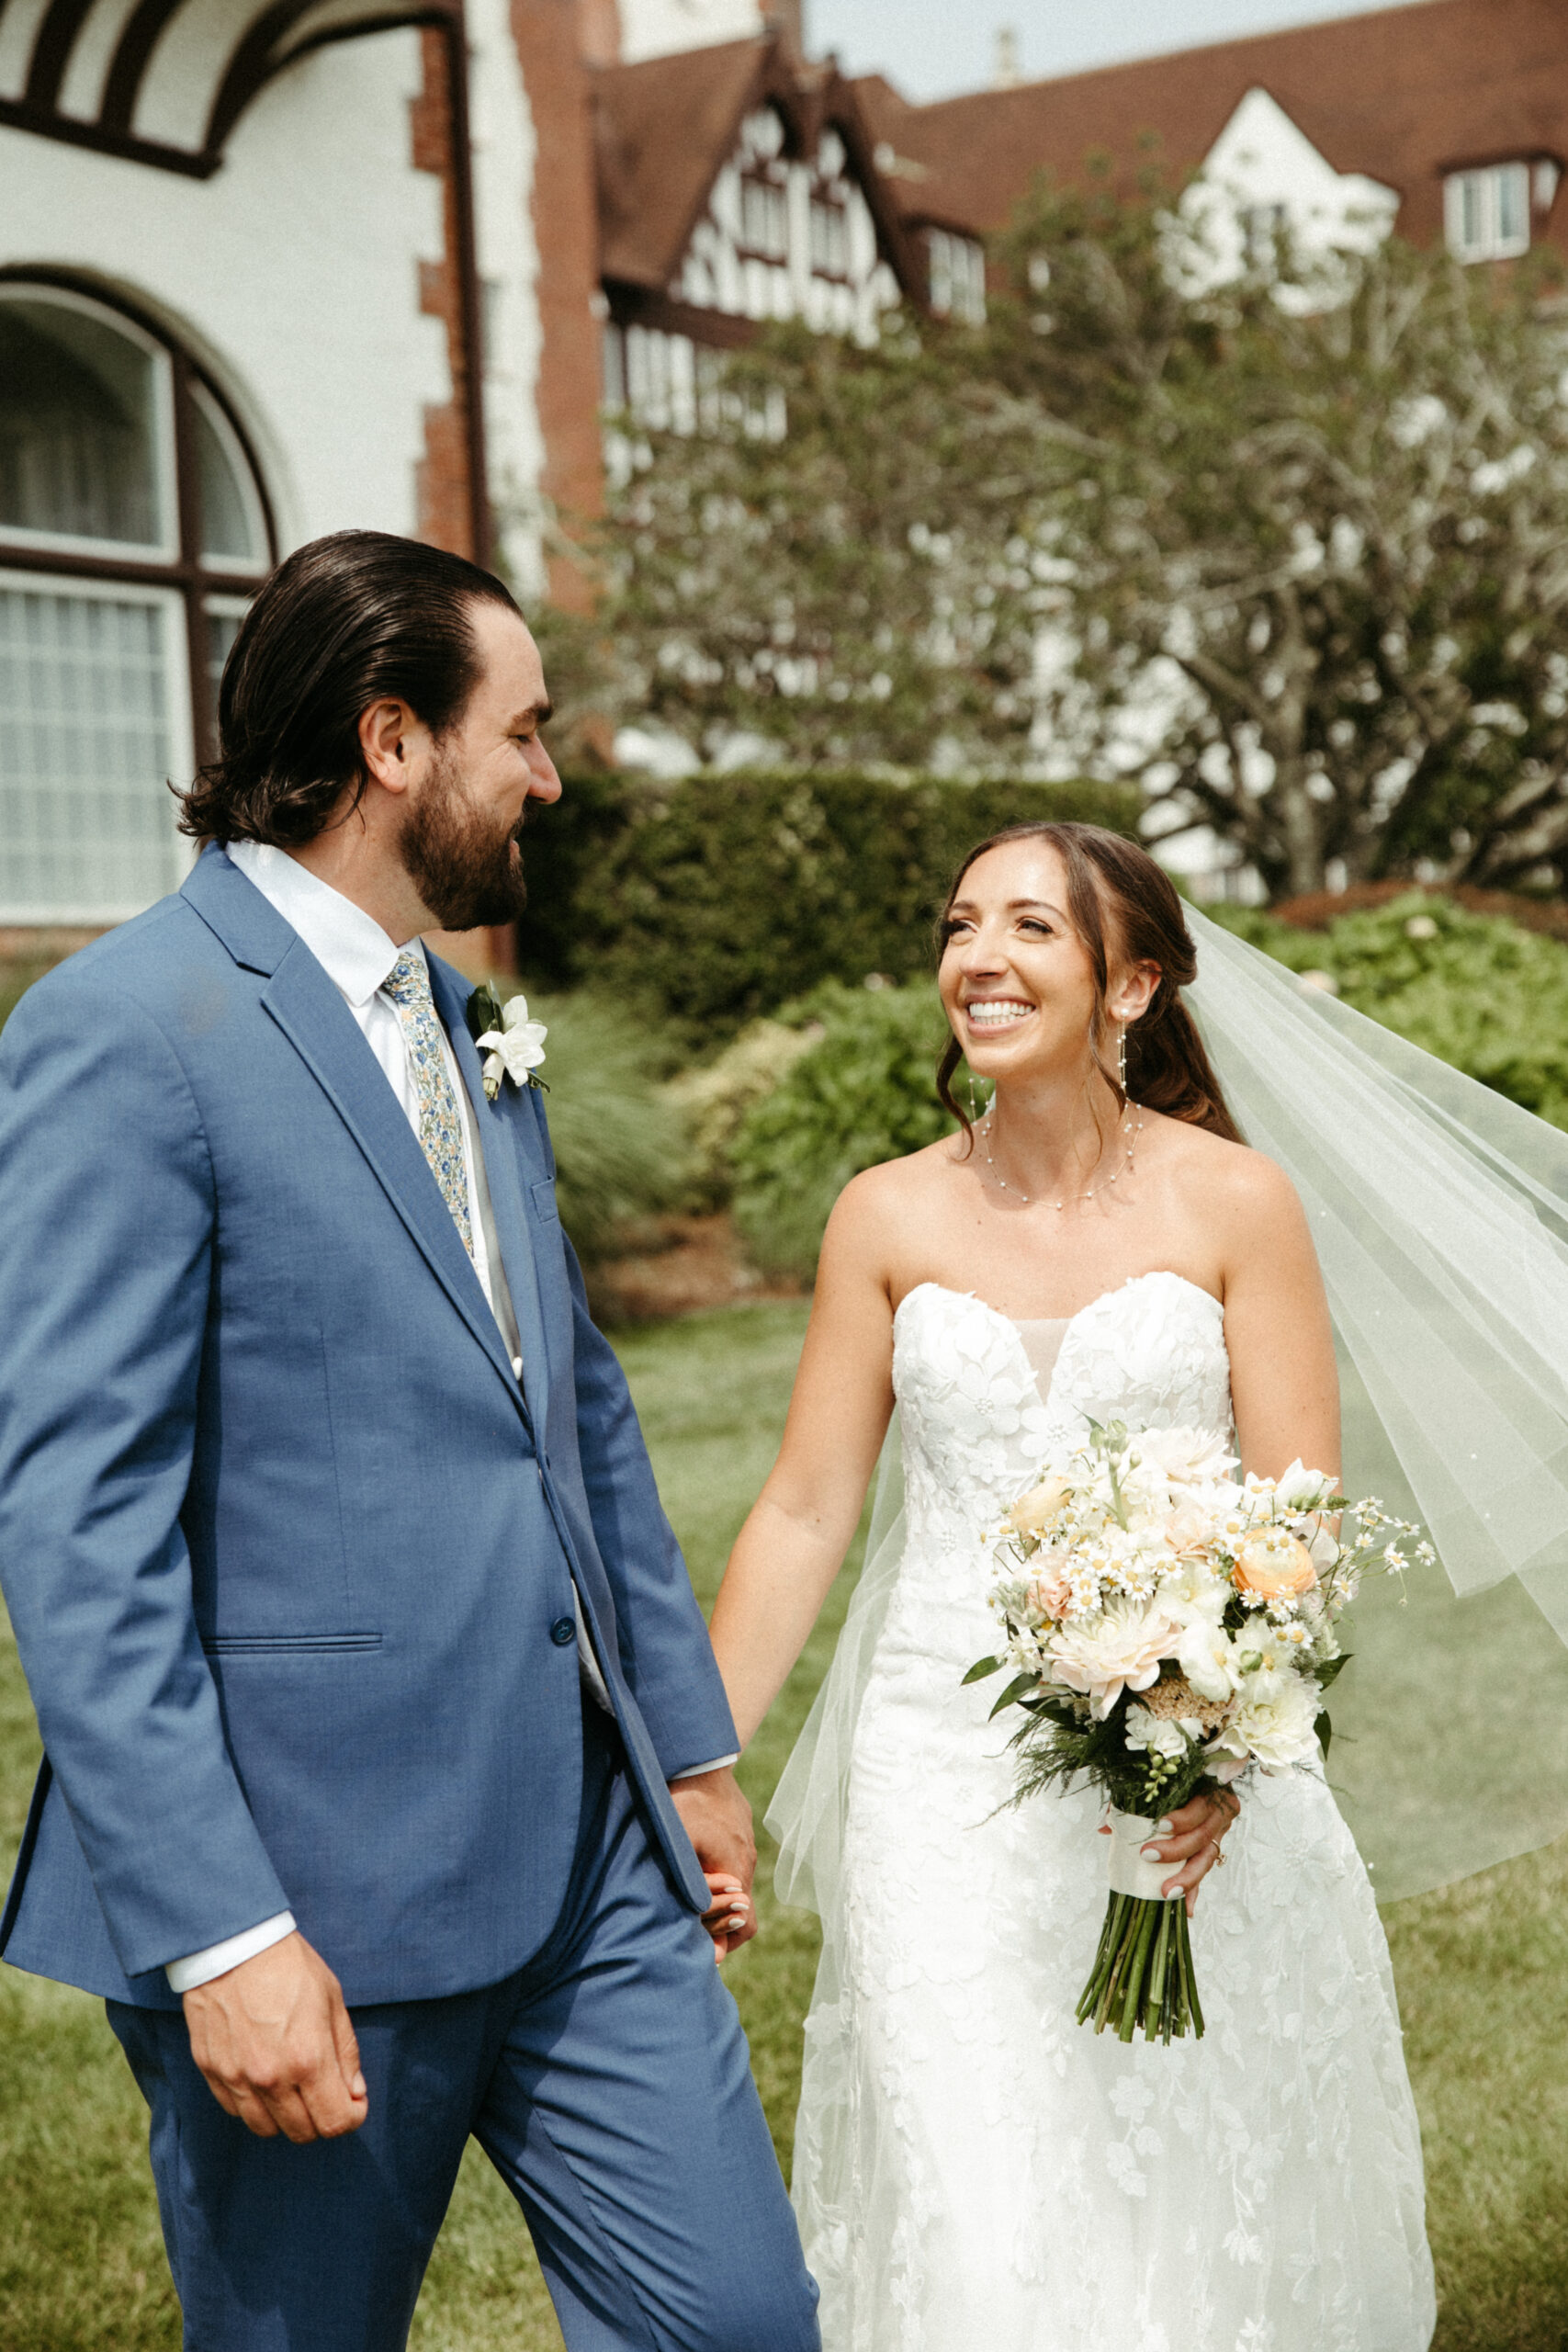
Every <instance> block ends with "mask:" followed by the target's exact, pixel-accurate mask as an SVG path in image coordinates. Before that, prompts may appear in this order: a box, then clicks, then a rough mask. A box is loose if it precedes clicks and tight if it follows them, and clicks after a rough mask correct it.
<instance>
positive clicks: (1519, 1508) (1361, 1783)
mask: <svg viewBox="0 0 1568 2352" xmlns="http://www.w3.org/2000/svg"><path fill="white" fill-rule="evenodd" d="M1189 922H1190V927H1191V930H1192V933H1193V935H1194V937H1195V939H1196V941H1197V945H1198V956H1199V970H1198V978H1197V979H1196V981H1195V982H1194V983H1193V985H1192V986H1191V987H1190V989H1187V990H1186V991H1185V992H1184V994H1185V999H1186V1001H1187V1003H1188V1005H1189V1007H1190V1010H1191V1012H1193V1014H1194V1015H1195V1016H1196V1018H1197V1020H1198V1023H1199V1025H1200V1027H1201V1030H1202V1033H1203V1036H1204V1040H1205V1043H1206V1044H1207V1046H1208V1048H1209V1051H1210V1054H1211V1056H1212V1057H1213V1064H1214V1067H1215V1069H1216V1070H1217V1072H1218V1074H1219V1077H1220V1080H1221V1082H1222V1084H1223V1085H1224V1090H1225V1093H1226V1096H1227V1098H1228V1100H1229V1102H1230V1104H1231V1108H1232V1110H1233V1112H1234V1113H1235V1117H1236V1119H1237V1121H1238V1123H1239V1125H1241V1127H1242V1129H1243V1132H1244V1133H1245V1135H1246V1136H1247V1140H1248V1142H1249V1143H1251V1144H1253V1145H1254V1146H1256V1148H1258V1150H1260V1151H1264V1152H1267V1153H1268V1154H1269V1157H1270V1159H1275V1160H1277V1161H1278V1162H1279V1163H1280V1166H1281V1167H1283V1168H1284V1169H1285V1170H1287V1172H1288V1173H1289V1174H1290V1176H1291V1177H1292V1180H1293V1182H1294V1183H1295V1185H1296V1188H1297V1191H1298V1192H1299V1193H1300V1194H1301V1197H1302V1201H1303V1204H1304V1206H1305V1209H1306V1213H1307V1216H1308V1217H1309V1218H1310V1220H1311V1224H1312V1229H1313V1233H1314V1238H1315V1239H1316V1243H1317V1250H1318V1256H1319V1259H1320V1261H1321V1262H1322V1266H1323V1272H1324V1278H1325V1283H1326V1285H1327V1290H1328V1299H1329V1305H1330V1307H1331V1309H1332V1311H1333V1316H1334V1326H1335V1334H1336V1340H1337V1347H1338V1351H1339V1359H1340V1375H1341V1385H1342V1392H1343V1397H1344V1406H1345V1460H1344V1463H1343V1465H1342V1468H1343V1475H1344V1478H1345V1480H1346V1483H1347V1489H1348V1492H1350V1493H1352V1494H1358V1495H1365V1494H1376V1495H1380V1496H1381V1497H1382V1498H1383V1499H1384V1501H1385V1502H1387V1503H1388V1504H1389V1505H1390V1507H1391V1508H1392V1509H1394V1510H1400V1511H1403V1512H1404V1513H1405V1514H1406V1515H1408V1516H1410V1517H1412V1518H1416V1519H1419V1520H1421V1521H1423V1522H1424V1523H1425V1525H1426V1528H1427V1531H1428V1532H1429V1534H1430V1536H1431V1539H1432V1542H1433V1543H1434V1544H1435V1545H1436V1547H1437V1550H1438V1562H1439V1565H1438V1566H1435V1567H1432V1568H1429V1569H1426V1570H1422V1569H1419V1568H1414V1569H1412V1570H1411V1572H1410V1573H1409V1575H1408V1576H1407V1577H1406V1578H1405V1579H1404V1590H1403V1592H1402V1591H1401V1589H1400V1587H1399V1586H1398V1585H1397V1584H1394V1583H1393V1582H1390V1581H1388V1580H1386V1579H1383V1578H1381V1577H1379V1578H1375V1579H1369V1582H1368V1584H1367V1586H1366V1588H1365V1589H1364V1590H1363V1593H1362V1596H1361V1598H1360V1600H1358V1602H1357V1603H1356V1605H1355V1608H1354V1610H1353V1611H1352V1612H1351V1614H1350V1615H1349V1617H1348V1619H1347V1620H1346V1637H1345V1645H1346V1647H1347V1648H1348V1650H1349V1651H1351V1652H1352V1654H1353V1656H1354V1657H1355V1661H1356V1662H1355V1664H1354V1665H1353V1666H1352V1668H1351V1669H1350V1671H1349V1672H1348V1673H1347V1674H1346V1675H1345V1676H1344V1677H1343V1679H1341V1680H1340V1681H1339V1682H1338V1684H1337V1686H1336V1689H1335V1691H1334V1693H1333V1700H1332V1712H1333V1717H1334V1740H1333V1745H1332V1749H1331V1753H1330V1758H1329V1780H1330V1782H1331V1784H1332V1785H1333V1787H1334V1789H1335V1791H1336V1793H1337V1796H1338V1799H1339V1803H1340V1805H1341V1808H1342V1810H1343V1811H1344V1813H1345V1815H1346V1817H1347V1819H1348V1822H1349V1824H1350V1826H1351V1828H1352V1830H1353V1831H1354V1833H1355V1836H1356V1839H1357V1842H1358V1844H1359V1847H1360V1849H1361V1852H1362V1854H1363V1856H1364V1858H1365V1859H1366V1860H1367V1862H1368V1864H1369V1867H1370V1868H1371V1871H1372V1874H1373V1884H1374V1885H1375V1887H1376V1888H1377V1890H1378V1893H1379V1895H1380V1898H1381V1899H1382V1900H1383V1901H1385V1902H1386V1901H1391V1900H1393V1899H1395V1898H1397V1897H1399V1896H1401V1895H1406V1894H1416V1893H1418V1892H1420V1891H1421V1890H1423V1889H1425V1888H1428V1887H1432V1886H1437V1885H1440V1884H1442V1883H1445V1882H1447V1881H1449V1880H1451V1879H1456V1878H1461V1877H1464V1876H1466V1875H1467V1874H1468V1873H1470V1872H1472V1871H1477V1870H1481V1869H1483V1868H1485V1867H1487V1866H1488V1865H1489V1864H1492V1863H1495V1862H1497V1861H1501V1860H1505V1859H1506V1858H1507V1857H1509V1856H1511V1855H1515V1854H1521V1853H1525V1852H1528V1851H1529V1850H1530V1849H1532V1848H1534V1847H1537V1846H1540V1845H1543V1844H1544V1843H1545V1842H1546V1841H1547V1840H1548V1839H1549V1838H1554V1837H1556V1836H1558V1835H1559V1833H1560V1832H1562V1830H1564V1829H1565V1828H1568V1135H1563V1134H1562V1133H1560V1132H1559V1131H1558V1130H1557V1129H1555V1128H1553V1127H1549V1126H1547V1125H1544V1124H1543V1122H1542V1121H1540V1120H1539V1119H1537V1118H1535V1117H1534V1116H1532V1114H1530V1113H1529V1112H1528V1111H1525V1110H1522V1109H1520V1108H1519V1106H1518V1105H1517V1103H1510V1102H1508V1101H1507V1100H1506V1099H1505V1098H1504V1097H1502V1096H1500V1095H1497V1094H1495V1093H1493V1092H1492V1091H1490V1090H1489V1089H1487V1088H1485V1087H1483V1086H1480V1085H1478V1084H1476V1083H1475V1081H1474V1080H1471V1079H1467V1078H1465V1077H1463V1076H1461V1074H1460V1073H1459V1072H1458V1071H1457V1070H1454V1069H1450V1068H1449V1066H1448V1065H1447V1064H1446V1063H1443V1062H1439V1061H1437V1060H1435V1059H1434V1058H1433V1057H1431V1056H1430V1055H1428V1054H1425V1053H1423V1052H1421V1051H1420V1049H1419V1048H1418V1047H1416V1046H1412V1045H1410V1044H1408V1043H1407V1042H1406V1041H1405V1040H1404V1039H1403V1038H1400V1037H1397V1036H1395V1035H1393V1033H1392V1032H1391V1031H1389V1030H1386V1029H1382V1028H1380V1027H1379V1026H1378V1024H1377V1023H1374V1022H1371V1021H1369V1020H1367V1019H1365V1018H1363V1017H1362V1016H1361V1015H1360V1014H1359V1013H1356V1012H1351V1011H1350V1010H1349V1008H1348V1006H1345V1005H1343V1004H1340V1003H1339V1002H1337V1000H1336V999H1335V998H1334V997H1332V996H1331V995H1329V994H1327V993H1326V992H1325V991H1323V990H1321V989H1315V988H1310V987H1307V986H1304V985H1303V983H1302V982H1301V981H1300V980H1299V979H1298V978H1296V977H1295V976H1294V975H1293V974H1292V973H1290V972H1287V971H1285V970H1284V969H1283V968H1282V967H1280V965H1278V964H1276V963H1274V962H1273V961H1272V960H1271V959H1270V958H1269V957H1268V956H1263V955H1260V954H1259V953H1258V951H1257V950H1256V949H1254V948H1251V947H1248V946H1246V945H1244V944H1242V943H1241V942H1240V941H1238V940H1236V939H1235V938H1233V937H1232V936H1231V934H1230V933H1228V932H1225V931H1224V930H1222V929H1221V928H1220V927H1219V926H1218V925H1216V924H1214V923H1212V922H1207V921H1206V920H1205V919H1204V918H1203V917H1202V916H1201V915H1199V914H1197V913H1195V912H1192V911H1191V910H1189ZM1322 1466H1325V1467H1331V1466H1333V1465H1326V1464H1325V1465H1322ZM903 1532H904V1531H903V1514H902V1478H901V1475H900V1469H899V1455H898V1430H897V1416H896V1417H895V1420H894V1425H893V1428H892V1430H890V1432H889V1435H888V1440H887V1443H886V1447H885V1449H884V1453H883V1458H882V1464H881V1467H880V1470H879V1473H878V1479H877V1493H876V1501H875V1505H874V1513H873V1525H872V1532H871V1536H870V1539H869V1541H868V1544H867V1550H866V1564H865V1566H864V1568H863V1572H862V1575H861V1578H860V1582H859V1585H858V1587H857V1589H856V1592H855V1596H854V1600H853V1601H852V1605H851V1609H850V1611H849V1615H848V1618H847V1620H846V1623H845V1626H844V1631H843V1634H842V1635H841V1637H840V1643H839V1647H838V1651H837V1654H836V1656H835V1658H834V1662H833V1666H832V1668H831V1669H830V1671H829V1675H828V1678H827V1679H826V1681H825V1682H824V1684H823V1686H822V1689H821V1691H819V1692H818V1698H817V1702H816V1704H815V1706H814V1707H813V1709H812V1712H811V1714H810V1717H809V1719H808V1721H807V1726H806V1729H805V1731H804V1732H803V1734H802V1736H801V1738H800V1741H799V1743H798V1745H797V1746H796V1747H795V1752H794V1754H793V1756H792V1757H791V1758H790V1761H789V1763H788V1765H787V1766H786V1767H785V1770H784V1776H783V1778H782V1780H781V1781H780V1782H779V1786H778V1790H777V1792H776V1793H775V1796H774V1799H773V1805H772V1807H771V1809H770V1811H769V1814H768V1826H769V1827H770V1828H771V1829H772V1830H773V1834H774V1835H775V1837H776V1838H778V1840H779V1843H780V1848H781V1852H780V1857H779V1865H778V1878H777V1883H778V1890H779V1893H780V1894H781V1896H782V1897H783V1899H784V1901H785V1902H788V1903H797V1904H803V1905H807V1906H809V1907H810V1908H812V1909H815V1910H817V1911H818V1912H819V1913H820V1914H821V1917H822V1921H823V1957H822V1963H821V1974H820V1975H819V1978H818V1992H817V1998H816V2001H815V2002H814V2004H813V2011H812V2020H811V2025H810V2027H809V2028H808V2042H807V2065H808V2066H811V2065H812V2064H813V2063H814V2051H813V2038H814V2039H815V2042H816V2044H817V2048H816V2052H815V2062H816V2063H821V2064H829V2065H830V2064H831V2061H830V2057H829V2049H830V2045H831V2043H832V2041H833V2038H834V2035H835V2033H836V2031H837V2025H836V2019H837V2016H838V1996H839V1985H838V1980H837V1973H836V1972H837V1971H838V1968H839V1965H840V1957H839V1956H840V1951H841V1932H840V1930H841V1909H840V1905H841V1890H840V1841H841V1836H842V1825H843V1817H844V1805H845V1799H846V1794H847V1790H848V1781H849V1763H850V1749H851V1742H852V1736H853V1732H854V1724H855V1719H856V1715H857V1713H858V1711H859V1707H860V1702H861V1698H862V1696H863V1691H864V1689H865V1684H866V1679H867V1677H868V1675H869V1672H870V1667H871V1660H872V1656H873V1653H874V1649H875V1646H876V1641H877V1636H878V1634H879V1633H880V1631H881V1628H882V1624H883V1622H884V1620H885V1618H886V1611H887V1604H888V1600H889V1599H890V1596H891V1593H892V1589H893V1585H894V1581H895V1578H896V1577H897V1567H898V1562H899V1557H900V1555H901V1552H902V1549H903ZM824 2112H825V2113H828V2114H830V2112H831V2109H830V2107H829V2109H826V2110H824ZM825 2128H829V2129H830V2128H831V2126H830V2124H828V2125H827V2126H826V2127H825ZM828 2153H829V2152H827V2151H819V2152H818V2155H820V2156H826V2155H827V2154H828Z"/></svg>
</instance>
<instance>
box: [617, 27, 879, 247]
mask: <svg viewBox="0 0 1568 2352" xmlns="http://www.w3.org/2000/svg"><path fill="white" fill-rule="evenodd" d="M592 85H593V119H594V150H595V158H596V169H597V174H598V184H599V240H600V244H599V266H600V272H601V275H602V276H603V277H606V278H615V279H617V280H619V281H620V282H621V283H623V284H626V285H631V286H641V287H647V288H650V289H653V290H656V291H660V292H661V291H662V290H663V289H664V288H666V287H667V286H668V285H669V284H670V281H671V278H673V277H674V276H675V274H676V272H677V271H678V270H679V268H680V266H681V262H682V256H683V255H684V253H685V250H686V246H687V243H688V242H689V240H690V238H691V234H692V231H693V230H694V227H695V226H696V224H697V222H698V220H700V219H701V218H702V215H703V211H704V209H705V206H706V204H707V200H708V192H709V190H710V189H711V187H713V184H714V181H715V180H716V178H717V176H718V175H719V173H720V171H722V169H723V168H724V165H725V164H727V163H728V160H729V157H730V155H731V154H732V153H733V152H734V149H735V144H736V141H737V139H738V138H739V131H740V125H741V123H742V122H743V121H744V119H745V118H746V116H747V115H748V114H749V113H750V111H751V109H752V108H753V107H757V106H760V105H762V104H764V103H772V104H773V105H774V106H776V107H777V108H778V110H779V112H780V114H781V115H782V116H783V117H784V121H785V123H786V125H787V126H788V127H789V129H790V130H791V132H792V133H793V135H794V136H795V139H796V140H797V141H799V143H800V145H801V146H802V148H810V147H814V146H815V144H816V141H817V139H818V136H819V134H820V132H821V130H823V129H824V128H826V127H827V126H828V125H829V124H831V126H832V128H833V129H834V130H837V131H838V132H839V134H840V137H841V138H842V140H843V141H844V146H845V149H846V152H847V153H848V155H849V158H850V167H851V169H852V171H853V172H854V173H855V175H856V176H857V177H858V178H859V180H860V182H861V185H862V187H863V189H864V191H865V197H866V201H867V203H868V204H869V205H870V207H871V209H872V213H873V216H874V219H875V220H876V225H877V231H878V234H879V236H880V238H881V240H882V243H883V248H884V252H885V254H886V258H887V259H888V261H889V262H890V263H891V264H892V266H893V268H894V270H895V273H896V274H897V277H898V278H899V281H900V283H901V284H903V285H905V286H906V287H913V286H914V285H915V284H916V282H917V279H918V273H917V272H916V271H915V270H914V269H913V266H912V265H911V262H910V259H909V254H908V243H907V240H906V237H905V232H904V228H903V222H902V220H901V217H900V214H899V209H898V207H897V204H896V202H895V201H894V200H893V198H892V197H891V195H890V193H889V191H888V189H887V187H886V186H885V184H884V183H883V181H882V178H881V175H880V174H879V173H878V172H877V170H876V167H875V165H874V163H873V161H872V143H873V142H872V136H871V132H870V129H869V126H868V124H867V122H866V119H865V116H864V113H863V108H862V106H861V102H860V98H859V96H858V94H857V90H856V85H854V84H853V83H852V82H847V81H845V80H844V78H843V77H842V75H841V74H840V73H839V72H838V70H837V68H836V67H835V66H833V65H830V64H829V65H807V64H803V63H802V62H801V61H800V58H799V55H798V52H797V51H795V50H794V48H793V46H792V45H791V44H790V43H789V42H788V41H787V40H784V39H783V38H781V37H779V36H777V35H763V36H762V37H761V38H760V39H755V40H734V41H721V42H717V43H716V44H715V45H714V46H712V47H710V48H706V49H691V50H684V51H680V52H678V53H677V54H676V55H674V56H671V57H650V58H648V59H646V60H644V62H642V63H640V64H637V65H611V66H605V67H603V68H601V69H600V70H599V71H598V72H596V73H595V74H593V76H592Z"/></svg>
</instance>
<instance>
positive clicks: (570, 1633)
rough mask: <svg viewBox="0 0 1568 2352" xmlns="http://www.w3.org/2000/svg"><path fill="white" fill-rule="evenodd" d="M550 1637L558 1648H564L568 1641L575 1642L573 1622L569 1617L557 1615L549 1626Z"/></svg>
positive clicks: (575, 1632) (575, 1628)
mask: <svg viewBox="0 0 1568 2352" xmlns="http://www.w3.org/2000/svg"><path fill="white" fill-rule="evenodd" d="M550 1639H551V1641H552V1642H554V1644H555V1645H556V1647H557V1649H558V1650H564V1649H565V1647H566V1645H567V1644H568V1642H575V1641H576V1639H577V1626H576V1623H575V1622H574V1621H573V1620H572V1619H571V1618H570V1617H558V1618H557V1619H556V1622H555V1623H554V1624H553V1625H552V1626H551V1627H550Z"/></svg>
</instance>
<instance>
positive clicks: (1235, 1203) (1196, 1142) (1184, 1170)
mask: <svg viewBox="0 0 1568 2352" xmlns="http://www.w3.org/2000/svg"><path fill="white" fill-rule="evenodd" d="M1159 1125H1160V1130H1161V1141H1162V1143H1163V1145H1164V1148H1165V1151H1166V1153H1167V1155H1168V1166H1169V1168H1170V1170H1171V1172H1172V1174H1173V1175H1175V1176H1176V1177H1177V1179H1178V1181H1179V1183H1180V1184H1181V1187H1182V1190H1183V1192H1184V1193H1188V1194H1189V1195H1190V1198H1191V1199H1193V1200H1194V1202H1200V1203H1201V1204H1202V1206H1203V1208H1204V1211H1205V1213H1206V1215H1207V1216H1209V1217H1210V1218H1213V1216H1215V1215H1216V1214H1218V1215H1219V1216H1223V1217H1224V1218H1226V1219H1227V1220H1228V1221H1231V1222H1233V1223H1234V1224H1235V1226H1236V1227H1238V1228H1245V1229H1247V1230H1248V1231H1250V1232H1252V1233H1254V1234H1257V1235H1258V1237H1259V1238H1262V1237H1263V1236H1264V1235H1266V1234H1267V1233H1268V1232H1269V1230H1270V1229H1272V1230H1274V1231H1279V1230H1280V1228H1281V1227H1285V1226H1289V1227H1296V1226H1298V1225H1299V1224H1300V1223H1301V1219H1302V1206H1301V1203H1300V1200H1299V1199H1298V1198H1297V1194H1296V1188H1295V1186H1294V1185H1293V1184H1292V1182H1291V1180H1290V1178H1289V1177H1288V1176H1287V1175H1286V1173H1285V1171H1284V1170H1283V1169H1282V1168H1281V1167H1280V1163H1279V1161H1278V1160H1276V1159H1269V1155H1268V1153H1267V1152H1263V1151H1255V1150H1254V1149H1253V1148H1252V1146H1251V1145H1250V1144H1245V1143H1233V1142H1232V1141H1231V1139H1230V1137H1229V1136H1217V1135H1214V1134H1213V1133H1212V1132H1211V1130H1210V1129H1209V1128H1207V1127H1195V1126H1192V1125H1190V1123H1189V1122H1188V1121H1186V1120H1184V1119H1168V1118H1164V1117H1161V1119H1160V1122H1159Z"/></svg>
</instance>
